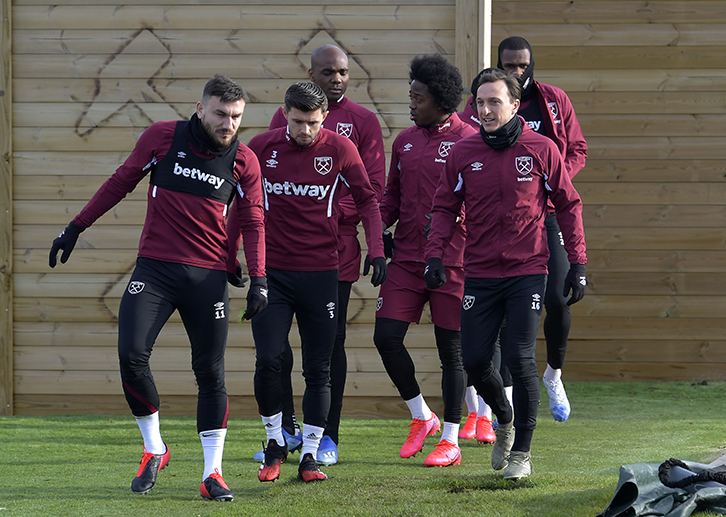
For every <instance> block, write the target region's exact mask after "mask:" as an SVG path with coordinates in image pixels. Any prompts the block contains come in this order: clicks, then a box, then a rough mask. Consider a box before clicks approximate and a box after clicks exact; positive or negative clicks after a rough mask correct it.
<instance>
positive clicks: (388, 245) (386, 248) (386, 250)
mask: <svg viewBox="0 0 726 517" xmlns="http://www.w3.org/2000/svg"><path fill="white" fill-rule="evenodd" d="M395 249H396V243H395V242H393V234H392V233H391V232H390V231H388V230H385V231H384V232H383V256H384V257H386V258H387V259H390V258H393V250H395Z"/></svg>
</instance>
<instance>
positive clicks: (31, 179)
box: [15, 139, 726, 237]
mask: <svg viewBox="0 0 726 517" xmlns="http://www.w3.org/2000/svg"><path fill="white" fill-rule="evenodd" d="M715 140H716V139H714V141H715ZM683 147H685V145H684V146H683ZM106 179H107V178H104V177H103V176H88V177H87V176H46V177H42V176H19V177H17V178H15V200H16V201H39V200H43V201H49V202H50V201H54V202H58V203H61V204H62V203H73V206H78V203H82V204H83V205H85V203H86V202H87V201H88V200H89V199H91V197H92V196H93V194H94V193H95V192H96V191H97V190H98V188H99V187H100V186H101V185H102V184H103V182H104V181H105V180H106ZM573 183H574V184H575V187H576V188H577V190H578V192H579V193H580V196H581V197H582V199H583V202H584V203H586V204H590V205H635V204H643V205H701V204H703V205H710V204H724V203H725V202H726V182H723V181H722V182H719V183H711V182H705V181H704V182H700V183H696V182H683V183H676V182H669V183H656V182H652V183H645V182H635V181H632V182H627V183H626V182H623V183H616V182H613V183H601V182H596V181H591V180H590V178H589V175H588V174H587V173H586V172H583V173H581V174H579V175H578V176H576V177H575V180H574V182H573ZM147 190H148V184H147V180H145V179H144V180H142V181H141V182H140V183H139V184H138V185H137V187H136V189H134V191H133V192H132V193H130V194H129V195H128V196H127V197H126V198H125V199H124V200H123V201H122V202H121V203H119V205H122V204H123V203H124V202H127V201H136V202H141V203H142V202H145V200H146V193H147ZM137 205H138V203H137ZM61 206H62V205H61ZM119 213H121V212H119ZM73 215H75V214H73ZM108 224H110V223H108ZM114 224H118V222H116V223H114ZM84 237H85V235H84Z"/></svg>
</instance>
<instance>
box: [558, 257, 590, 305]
mask: <svg viewBox="0 0 726 517" xmlns="http://www.w3.org/2000/svg"><path fill="white" fill-rule="evenodd" d="M586 286H587V277H586V276H585V264H570V270H569V271H568V272H567V276H566V277H565V289H564V291H562V296H564V297H565V298H567V295H568V294H570V289H572V296H570V299H569V300H567V305H572V304H573V303H577V302H579V301H580V300H582V297H583V296H585V287H586Z"/></svg>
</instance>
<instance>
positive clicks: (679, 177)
mask: <svg viewBox="0 0 726 517" xmlns="http://www.w3.org/2000/svg"><path fill="white" fill-rule="evenodd" d="M16 175H17V159H16ZM577 178H579V179H582V180H583V181H592V182H603V183H604V182H622V183H628V182H635V183H639V182H656V183H670V182H689V181H690V182H699V181H703V182H708V183H713V182H723V181H726V161H724V160H710V159H693V160H691V159H670V158H666V159H644V160H638V159H629V158H625V159H618V158H592V157H588V159H587V165H586V166H585V169H583V171H581V172H580V174H579V175H578V176H577ZM579 179H576V180H575V181H579Z"/></svg>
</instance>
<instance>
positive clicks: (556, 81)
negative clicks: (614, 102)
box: [19, 58, 726, 94]
mask: <svg viewBox="0 0 726 517" xmlns="http://www.w3.org/2000/svg"><path fill="white" fill-rule="evenodd" d="M34 59H35V58H34ZM537 65H538V68H537V80H538V81H541V82H543V83H547V84H553V85H555V86H559V87H560V88H562V89H564V90H565V91H566V92H568V93H571V92H576V91H577V92H598V91H611V92H612V91H618V92H643V91H647V92H653V91H664V92H686V91H692V92H699V94H700V93H701V92H704V91H711V92H720V91H724V89H726V71H725V70H718V69H703V68H702V69H695V68H688V69H683V70H679V69H673V68H663V69H650V68H641V69H636V70H632V69H628V68H618V69H612V70H609V69H599V68H598V69H589V70H587V73H583V71H582V70H566V69H561V68H560V66H561V65H559V66H557V65H556V66H555V67H553V68H550V69H540V68H539V59H538V60H537ZM19 77H20V76H19ZM53 77H57V76H55V75H54V76H53Z"/></svg>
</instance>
